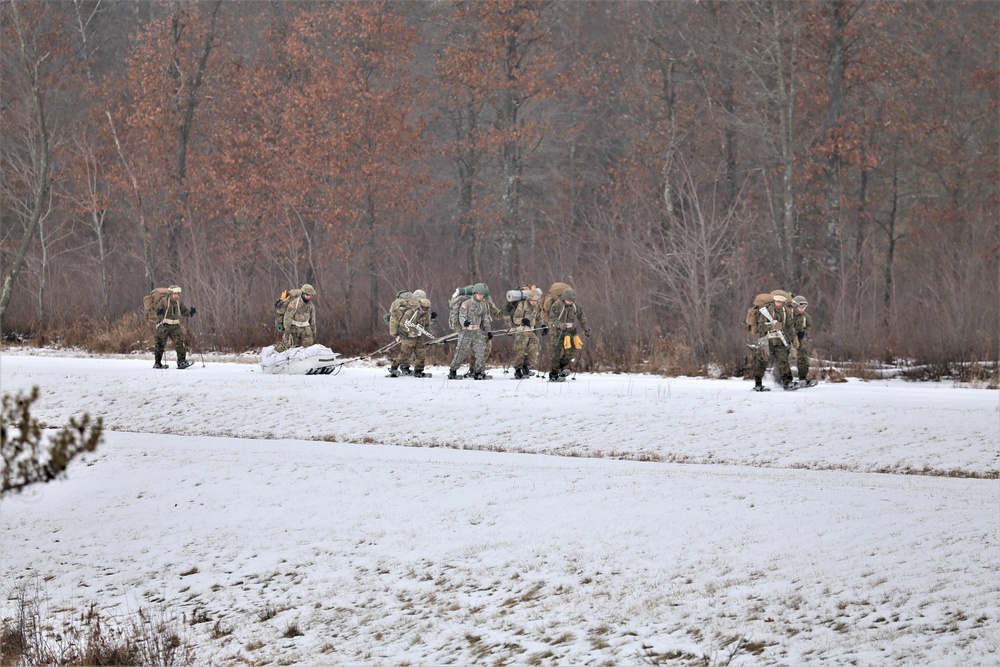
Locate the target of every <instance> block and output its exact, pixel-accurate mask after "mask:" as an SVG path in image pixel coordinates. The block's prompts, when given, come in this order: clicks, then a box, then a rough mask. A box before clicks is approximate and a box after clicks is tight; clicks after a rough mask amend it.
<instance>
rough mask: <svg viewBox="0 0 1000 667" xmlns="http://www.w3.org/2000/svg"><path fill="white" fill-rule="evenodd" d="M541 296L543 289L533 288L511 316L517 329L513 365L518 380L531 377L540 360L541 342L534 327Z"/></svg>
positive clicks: (537, 318) (511, 320)
mask: <svg viewBox="0 0 1000 667" xmlns="http://www.w3.org/2000/svg"><path fill="white" fill-rule="evenodd" d="M541 298H542V290H540V289H538V288H537V287H535V288H533V289H531V290H530V291H529V293H528V298H527V299H524V300H522V301H520V302H519V303H518V304H517V307H516V308H515V309H514V312H513V313H512V314H511V316H510V323H511V325H512V326H513V328H514V330H515V331H516V333H515V334H514V359H513V361H512V362H511V365H512V366H514V379H517V380H520V379H521V378H527V377H531V367H532V366H534V365H535V362H536V361H538V351H539V349H540V348H541V343H540V342H539V340H538V332H536V331H532V329H535V328H536V327H538V320H539V312H538V302H539V301H540V300H541Z"/></svg>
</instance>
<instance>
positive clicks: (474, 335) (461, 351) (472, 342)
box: [451, 329, 489, 373]
mask: <svg viewBox="0 0 1000 667" xmlns="http://www.w3.org/2000/svg"><path fill="white" fill-rule="evenodd" d="M487 343H488V339H487V338H486V332H485V331H478V330H477V331H469V330H468V329H466V330H464V331H462V333H460V334H459V335H458V349H457V350H455V357H454V358H453V359H452V360H451V370H453V371H457V370H458V367H459V366H461V365H462V364H463V363H465V360H466V359H467V358H468V357H469V353H470V352H471V353H472V355H473V359H472V361H470V362H469V364H470V368H469V369H470V370H471V371H472V372H473V373H483V372H485V371H486V358H487V357H488V356H489V352H488V351H487V349H486V345H487Z"/></svg>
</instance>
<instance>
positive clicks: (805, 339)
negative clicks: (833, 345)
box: [792, 294, 812, 382]
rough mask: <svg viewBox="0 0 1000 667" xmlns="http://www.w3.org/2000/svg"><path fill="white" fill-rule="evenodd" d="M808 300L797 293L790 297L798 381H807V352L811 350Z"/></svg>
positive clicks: (810, 318)
mask: <svg viewBox="0 0 1000 667" xmlns="http://www.w3.org/2000/svg"><path fill="white" fill-rule="evenodd" d="M808 307H809V301H807V300H806V298H805V297H804V296H802V295H801V294H799V295H798V296H796V297H795V298H794V299H792V319H793V321H794V323H795V340H794V341H793V342H792V344H793V345H794V346H795V366H796V368H797V369H798V371H799V381H801V382H808V381H809V354H810V353H811V352H812V349H811V347H812V346H811V343H812V338H811V337H810V336H809V333H810V332H811V331H812V315H810V314H809V313H807V312H806V308H808Z"/></svg>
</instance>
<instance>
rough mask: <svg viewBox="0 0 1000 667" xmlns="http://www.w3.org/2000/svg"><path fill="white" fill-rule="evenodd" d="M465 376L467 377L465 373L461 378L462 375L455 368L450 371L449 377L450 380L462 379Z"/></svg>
mask: <svg viewBox="0 0 1000 667" xmlns="http://www.w3.org/2000/svg"><path fill="white" fill-rule="evenodd" d="M464 377H465V376H464V375H463V376H462V377H461V378H460V377H459V376H458V373H456V372H455V371H454V370H450V371H448V379H449V380H461V379H462V378H464Z"/></svg>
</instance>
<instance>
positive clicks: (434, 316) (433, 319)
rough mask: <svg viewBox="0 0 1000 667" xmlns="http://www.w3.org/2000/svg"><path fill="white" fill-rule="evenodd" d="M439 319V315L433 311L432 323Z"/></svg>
mask: <svg viewBox="0 0 1000 667" xmlns="http://www.w3.org/2000/svg"><path fill="white" fill-rule="evenodd" d="M437 318H438V314H437V313H436V312H435V311H433V310H432V311H431V322H433V321H435V320H436V319H437Z"/></svg>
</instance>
